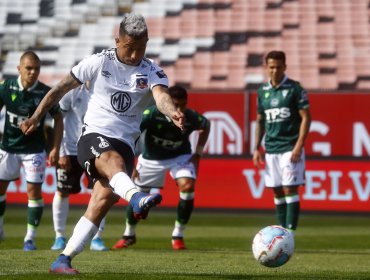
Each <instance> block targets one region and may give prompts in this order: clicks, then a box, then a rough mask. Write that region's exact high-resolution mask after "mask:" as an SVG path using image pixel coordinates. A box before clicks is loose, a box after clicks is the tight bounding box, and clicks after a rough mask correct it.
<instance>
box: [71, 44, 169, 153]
mask: <svg viewBox="0 0 370 280" xmlns="http://www.w3.org/2000/svg"><path fill="white" fill-rule="evenodd" d="M72 75H74V76H75V78H76V79H78V80H79V81H80V82H81V83H84V82H86V81H90V93H91V97H90V100H89V103H88V107H87V111H86V115H85V118H84V123H85V125H84V129H85V132H84V133H85V134H87V133H99V134H102V135H104V136H107V137H111V138H116V139H120V140H121V141H124V142H125V143H127V144H128V145H130V147H131V148H132V150H133V151H134V149H135V141H136V140H137V139H138V137H139V136H140V123H141V118H142V113H143V111H144V110H145V108H146V107H147V106H148V104H149V102H150V101H151V100H152V94H151V90H152V88H153V87H154V86H156V85H163V86H166V87H167V86H168V79H167V76H166V74H165V73H164V72H163V70H162V69H161V68H160V67H159V66H158V65H157V64H155V63H154V62H153V61H151V60H149V59H147V58H145V57H144V58H143V59H142V61H141V63H140V64H139V65H138V66H130V65H126V64H124V63H122V62H120V61H119V60H118V58H117V55H116V49H109V50H104V51H102V52H101V53H99V54H94V55H92V56H90V57H88V58H85V59H84V60H82V61H81V62H80V63H79V64H78V65H76V66H74V67H73V68H72Z"/></svg>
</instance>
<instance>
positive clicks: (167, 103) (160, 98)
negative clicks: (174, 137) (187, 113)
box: [153, 86, 184, 130]
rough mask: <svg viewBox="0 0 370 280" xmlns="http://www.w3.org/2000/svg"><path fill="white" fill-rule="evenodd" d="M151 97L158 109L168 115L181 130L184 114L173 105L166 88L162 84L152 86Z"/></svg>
mask: <svg viewBox="0 0 370 280" xmlns="http://www.w3.org/2000/svg"><path fill="white" fill-rule="evenodd" d="M153 97H154V100H155V102H156V105H157V108H158V110H159V111H161V112H162V113H163V114H165V115H166V116H168V117H169V118H170V119H171V120H172V121H173V122H174V124H175V125H176V126H178V127H179V128H180V129H181V130H183V129H184V114H183V113H182V112H181V111H180V110H179V109H178V108H176V106H175V105H174V103H173V101H172V98H171V96H170V95H169V94H168V89H167V88H165V87H162V86H156V87H154V88H153Z"/></svg>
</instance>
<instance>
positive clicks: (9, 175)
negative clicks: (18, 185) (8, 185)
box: [0, 149, 46, 184]
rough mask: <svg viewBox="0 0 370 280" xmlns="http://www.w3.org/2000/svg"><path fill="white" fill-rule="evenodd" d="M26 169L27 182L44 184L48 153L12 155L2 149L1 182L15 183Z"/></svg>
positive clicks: (0, 154)
mask: <svg viewBox="0 0 370 280" xmlns="http://www.w3.org/2000/svg"><path fill="white" fill-rule="evenodd" d="M22 165H23V167H24V171H25V176H26V181H27V182H29V183H36V184H38V183H43V182H44V178H45V168H46V153H45V152H42V153H36V154H12V153H8V152H6V151H4V150H1V149H0V180H2V181H15V180H17V179H18V178H19V176H20V171H21V167H22Z"/></svg>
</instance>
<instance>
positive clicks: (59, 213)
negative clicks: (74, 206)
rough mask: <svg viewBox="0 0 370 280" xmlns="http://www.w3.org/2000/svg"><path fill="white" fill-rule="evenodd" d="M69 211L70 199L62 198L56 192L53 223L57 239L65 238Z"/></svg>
mask: <svg viewBox="0 0 370 280" xmlns="http://www.w3.org/2000/svg"><path fill="white" fill-rule="evenodd" d="M68 211H69V197H62V196H61V194H60V193H59V192H55V194H54V198H53V223H54V230H55V237H57V238H58V237H65V230H66V223H67V217H68Z"/></svg>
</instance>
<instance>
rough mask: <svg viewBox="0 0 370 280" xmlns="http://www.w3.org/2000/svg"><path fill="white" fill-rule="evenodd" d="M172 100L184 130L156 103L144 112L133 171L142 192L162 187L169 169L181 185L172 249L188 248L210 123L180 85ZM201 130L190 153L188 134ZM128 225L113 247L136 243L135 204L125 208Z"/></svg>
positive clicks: (171, 89) (134, 178)
mask: <svg viewBox="0 0 370 280" xmlns="http://www.w3.org/2000/svg"><path fill="white" fill-rule="evenodd" d="M169 94H170V96H171V97H172V100H173V103H174V104H175V106H176V107H177V108H179V109H180V110H181V111H182V112H183V113H184V116H185V129H184V131H181V130H180V129H179V128H178V127H177V126H176V125H175V124H174V123H172V122H171V121H169V120H168V118H167V117H166V116H165V115H163V114H162V113H161V112H160V111H159V110H158V108H157V107H156V106H152V107H150V108H149V109H147V110H145V111H144V114H143V120H142V122H141V126H140V129H141V131H142V132H144V133H145V134H144V135H145V136H144V137H145V138H144V149H143V152H142V154H141V155H139V158H138V163H137V165H136V169H135V170H134V172H133V180H134V183H135V184H136V185H137V186H138V187H139V188H140V190H141V191H144V192H150V190H151V189H152V188H163V185H164V182H165V176H166V172H167V171H169V172H170V175H171V177H172V178H173V179H174V180H175V182H176V185H177V186H178V187H179V191H180V199H179V203H178V206H177V217H176V221H175V227H174V230H173V232H172V248H173V249H174V250H181V249H185V248H186V247H185V243H184V238H183V237H184V230H185V228H186V225H187V223H188V221H189V219H190V216H191V213H192V211H193V207H194V187H195V181H196V178H197V173H198V167H199V160H200V158H201V156H202V154H203V148H204V145H205V144H206V142H207V139H208V135H209V131H210V122H209V121H208V120H207V119H206V118H205V117H204V116H202V115H200V114H199V113H197V112H195V111H193V110H191V109H188V108H187V101H188V95H187V91H186V90H185V89H184V88H182V87H179V86H173V87H170V88H169ZM195 130H196V131H198V132H199V138H198V143H197V146H196V152H195V153H194V154H192V153H191V145H190V141H189V135H190V134H191V133H192V132H193V131H195ZM126 212H127V213H126V228H125V231H124V233H123V236H122V238H121V239H120V240H119V241H118V242H117V243H116V244H115V245H114V246H113V249H121V248H126V247H128V246H130V245H133V244H134V243H135V242H136V224H137V223H138V221H137V220H136V219H135V218H134V215H133V210H132V206H130V205H128V206H127V210H126Z"/></svg>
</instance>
